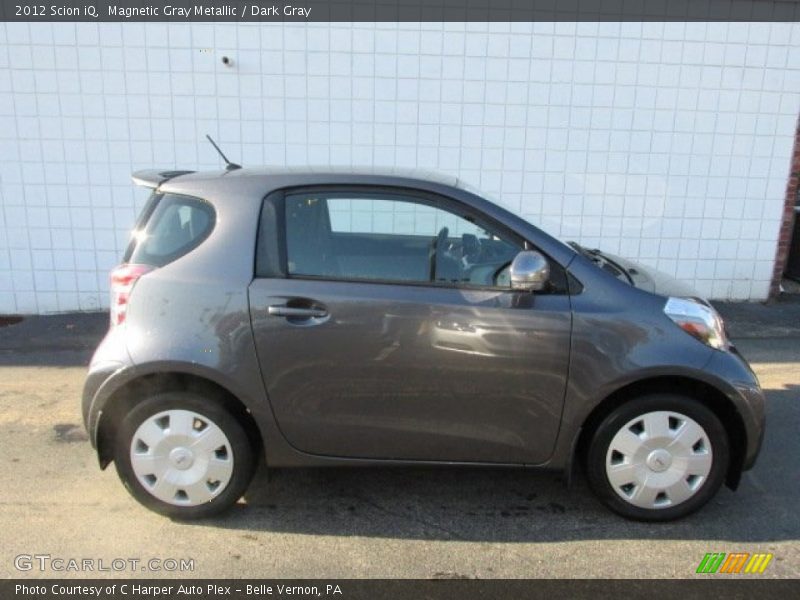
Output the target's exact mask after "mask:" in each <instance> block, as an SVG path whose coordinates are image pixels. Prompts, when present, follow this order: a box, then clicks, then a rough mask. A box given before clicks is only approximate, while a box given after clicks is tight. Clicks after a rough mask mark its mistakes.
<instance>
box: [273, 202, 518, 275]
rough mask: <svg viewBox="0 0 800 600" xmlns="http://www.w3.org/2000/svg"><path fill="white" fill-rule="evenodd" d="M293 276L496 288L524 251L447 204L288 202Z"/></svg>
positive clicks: (289, 240) (287, 215)
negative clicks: (506, 271)
mask: <svg viewBox="0 0 800 600" xmlns="http://www.w3.org/2000/svg"><path fill="white" fill-rule="evenodd" d="M286 246H287V268H288V272H289V274H290V275H298V276H304V275H305V276H312V277H326V278H334V279H359V280H376V281H399V282H417V283H429V282H432V281H435V282H439V283H452V284H471V285H479V286H495V285H497V281H498V280H497V278H498V275H499V272H500V271H501V270H502V269H503V268H504V267H505V266H507V265H508V263H509V262H510V261H511V260H512V259H513V258H514V256H515V255H516V254H517V252H519V251H520V250H521V249H522V244H521V243H519V242H517V241H516V240H512V239H511V238H510V237H509V236H506V235H504V234H500V233H499V232H498V230H497V228H494V227H491V226H489V225H487V224H485V223H482V222H480V221H478V220H477V219H476V218H475V217H473V216H471V215H469V214H466V213H463V214H459V213H458V212H456V210H455V209H451V208H449V206H448V207H447V208H445V207H444V206H442V204H441V203H438V202H434V201H428V200H423V199H419V198H415V197H404V196H401V195H395V194H387V195H381V194H379V193H375V194H352V193H351V194H346V193H335V194H319V193H305V194H292V195H288V196H287V197H286Z"/></svg>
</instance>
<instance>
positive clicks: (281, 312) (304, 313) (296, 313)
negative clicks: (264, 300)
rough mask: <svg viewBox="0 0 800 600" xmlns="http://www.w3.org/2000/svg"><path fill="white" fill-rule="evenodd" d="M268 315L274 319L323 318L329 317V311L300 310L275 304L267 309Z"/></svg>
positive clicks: (322, 309) (317, 309)
mask: <svg viewBox="0 0 800 600" xmlns="http://www.w3.org/2000/svg"><path fill="white" fill-rule="evenodd" d="M267 313H268V314H270V315H272V316H273V317H304V318H317V319H319V318H322V317H327V316H328V311H327V310H325V309H324V308H300V307H295V306H286V305H285V304H273V305H271V306H269V307H268V308H267Z"/></svg>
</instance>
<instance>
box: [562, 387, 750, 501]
mask: <svg viewBox="0 0 800 600" xmlns="http://www.w3.org/2000/svg"><path fill="white" fill-rule="evenodd" d="M656 393H672V394H680V395H684V396H688V397H690V398H693V399H695V400H697V401H698V402H701V403H702V404H703V405H705V406H706V407H707V408H708V409H710V410H711V411H712V412H713V413H714V414H715V415H716V416H717V417H718V418H719V420H720V421H721V422H722V425H723V427H724V428H725V431H726V432H727V433H728V440H729V442H730V453H731V456H730V465H729V466H728V473H727V475H726V478H725V484H726V485H727V486H728V487H730V488H731V489H736V488H737V487H738V485H739V480H740V479H741V475H742V470H743V465H744V460H745V453H746V449H747V430H746V428H745V425H744V420H743V419H742V417H741V415H740V414H739V411H738V410H737V408H736V404H735V403H734V402H733V400H731V398H730V397H729V396H728V395H727V394H726V393H725V392H724V391H723V390H721V389H720V388H718V387H716V386H714V385H713V384H711V383H709V382H707V381H703V380H701V379H695V378H692V377H688V376H671V375H670V376H654V377H649V378H646V379H640V380H637V381H634V382H631V383H628V384H626V385H623V386H622V387H620V388H618V389H616V390H614V391H613V392H612V393H610V394H609V395H607V396H606V397H605V398H604V399H603V400H602V401H600V402H599V403H598V404H597V406H595V408H594V409H593V410H592V411H591V412H590V413H589V415H588V416H587V417H586V418H585V419H584V421H583V424H582V426H581V429H580V433H579V434H578V438H577V442H576V444H575V450H574V453H575V458H577V459H579V460H581V461H583V460H585V457H586V451H587V448H588V445H589V440H590V438H591V436H592V433H593V432H594V431H595V429H596V428H597V426H598V425H599V424H600V423H601V422H602V421H603V419H605V417H606V416H608V415H609V414H610V413H611V412H612V411H614V410H615V409H616V408H617V407H619V406H621V405H623V404H625V403H626V402H630V401H632V400H634V399H635V398H637V397H641V396H645V395H648V394H656Z"/></svg>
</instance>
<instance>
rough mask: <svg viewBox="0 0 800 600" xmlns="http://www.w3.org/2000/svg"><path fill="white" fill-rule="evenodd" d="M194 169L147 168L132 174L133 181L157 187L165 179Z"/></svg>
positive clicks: (145, 185)
mask: <svg viewBox="0 0 800 600" xmlns="http://www.w3.org/2000/svg"><path fill="white" fill-rule="evenodd" d="M189 173H194V171H158V170H156V169H146V170H144V171H136V172H135V173H134V174H133V175H131V179H132V180H133V183H135V184H136V185H141V186H143V187H148V188H153V189H155V188H157V187H158V186H160V185H161V184H162V183H164V182H165V181H169V180H170V179H173V178H175V177H180V176H181V175H188V174H189Z"/></svg>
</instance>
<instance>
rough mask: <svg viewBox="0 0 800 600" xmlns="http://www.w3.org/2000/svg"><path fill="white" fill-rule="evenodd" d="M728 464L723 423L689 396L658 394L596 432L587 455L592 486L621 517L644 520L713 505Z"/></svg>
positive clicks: (630, 405)
mask: <svg viewBox="0 0 800 600" xmlns="http://www.w3.org/2000/svg"><path fill="white" fill-rule="evenodd" d="M729 462H730V451H729V444H728V436H727V433H726V431H725V428H724V427H723V425H722V423H721V422H720V420H719V419H718V418H717V416H716V415H715V414H714V413H713V412H711V410H709V409H708V408H707V407H705V406H704V405H703V404H701V403H700V402H698V401H697V400H694V399H692V398H689V397H685V396H677V395H671V394H654V395H649V396H644V397H640V398H635V399H632V400H630V401H628V402H626V403H625V404H623V405H622V406H620V407H618V408H617V409H615V410H614V411H612V412H611V414H609V415H608V416H607V417H606V418H605V419H603V421H602V422H601V423H600V425H599V426H598V427H597V429H596V430H595V431H594V434H593V435H592V438H591V440H590V443H589V447H588V453H587V461H586V466H587V475H588V479H589V484H590V485H591V487H592V489H593V490H594V492H595V493H596V494H597V495H598V496H599V497H600V499H601V500H602V501H603V502H604V503H605V504H606V505H607V506H608V507H609V508H611V509H612V510H614V511H615V512H617V513H619V514H621V515H623V516H625V517H628V518H631V519H637V520H641V521H668V520H672V519H677V518H680V517H683V516H685V515H688V514H690V513H692V512H694V511H696V510H697V509H699V508H700V507H701V506H703V505H704V504H705V503H706V502H708V501H709V500H710V499H711V498H712V497H713V496H714V494H715V493H716V492H717V490H718V489H719V488H720V486H721V485H722V483H723V481H724V479H725V474H726V473H727V470H728V464H729Z"/></svg>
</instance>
